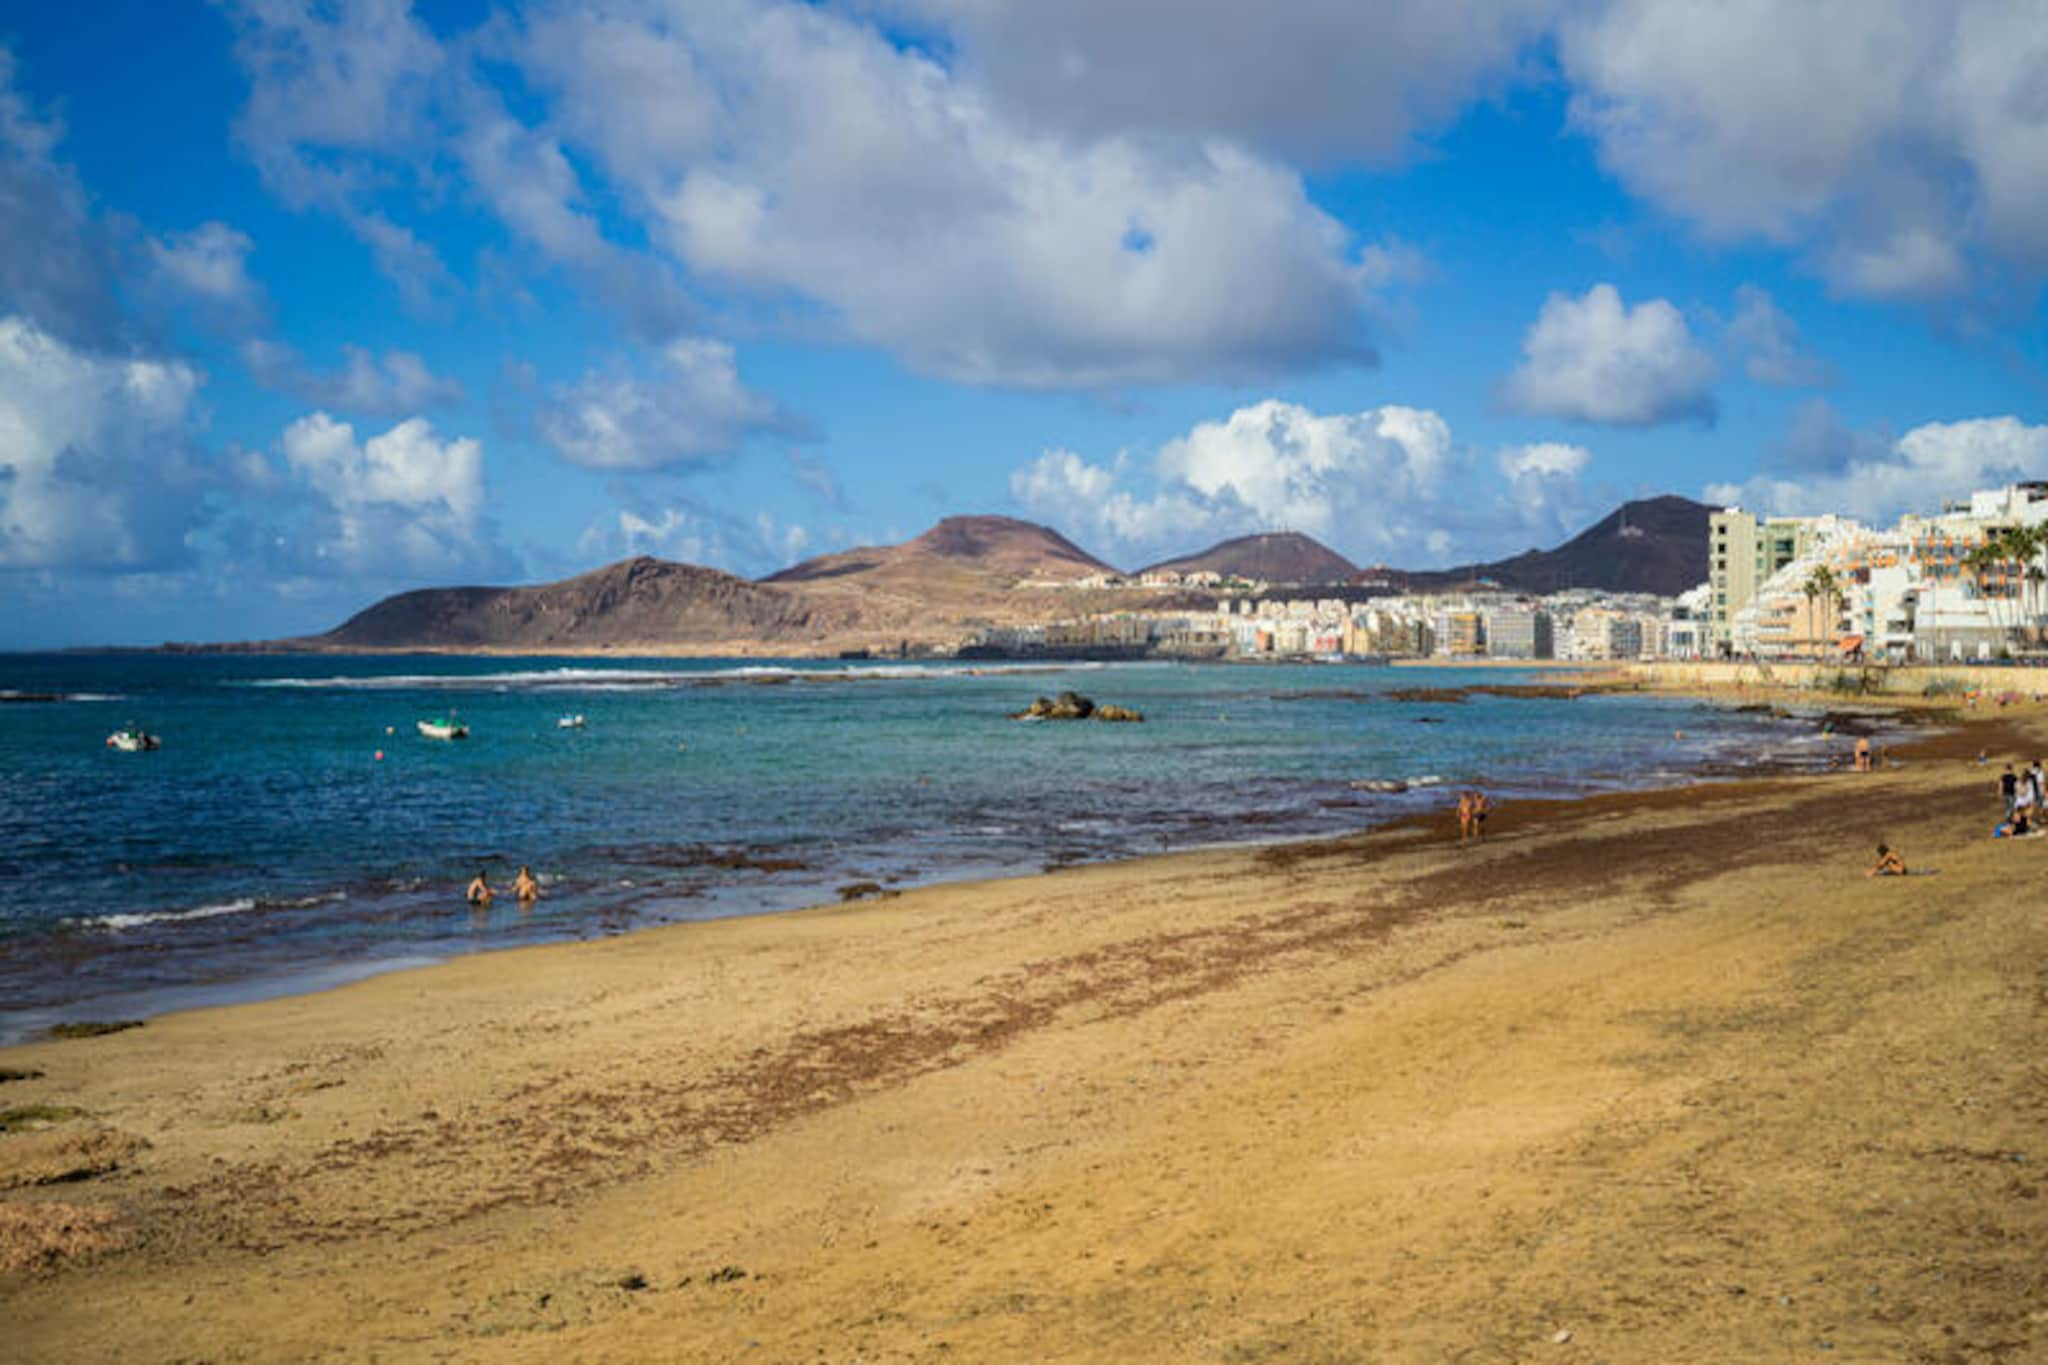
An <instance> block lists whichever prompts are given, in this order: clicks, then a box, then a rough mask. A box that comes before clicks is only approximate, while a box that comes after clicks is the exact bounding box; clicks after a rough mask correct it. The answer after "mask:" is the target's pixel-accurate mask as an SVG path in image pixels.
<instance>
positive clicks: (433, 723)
mask: <svg viewBox="0 0 2048 1365" xmlns="http://www.w3.org/2000/svg"><path fill="white" fill-rule="evenodd" d="M418 724H419V727H420V733H421V734H422V735H424V736H426V737H427V738H428V739H468V738H469V727H468V726H467V725H464V724H463V723H462V722H461V721H459V720H457V719H455V717H453V716H448V717H446V718H445V719H442V720H423V721H420V722H418Z"/></svg>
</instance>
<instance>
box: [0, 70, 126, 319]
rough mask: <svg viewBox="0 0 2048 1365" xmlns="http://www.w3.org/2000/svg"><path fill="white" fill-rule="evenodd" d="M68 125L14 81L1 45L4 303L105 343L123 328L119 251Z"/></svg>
mask: <svg viewBox="0 0 2048 1365" xmlns="http://www.w3.org/2000/svg"><path fill="white" fill-rule="evenodd" d="M62 138H63V128H62V126H61V125H60V124H58V123H57V121H56V120H54V119H44V118H39V117H38V116H37V114H36V111H35V110H34V108H33V107H31V105H30V104H29V101H28V100H27V99H26V98H25V97H24V96H23V95H21V94H20V93H19V92H17V91H16V90H15V89H14V57H13V54H11V53H10V52H9V51H8V50H7V49H6V48H5V47H0V310H4V311H6V312H10V313H14V314H18V315H21V316H23V317H26V318H27V319H29V320H30V321H31V322H33V323H34V324H35V325H36V326H37V327H38V328H41V329H43V330H44V331H46V332H49V333H51V334H52V335H54V336H57V337H61V338H62V339H64V340H65V341H68V342H71V343H73V344H74V345H82V346H87V347H93V348H98V349H106V348H110V347H112V346H113V345H115V344H116V343H117V341H118V339H119V335H120V332H121V323H120V307H119V305H118V303H117V302H116V301H115V298H114V292H113V288H112V283H113V279H114V274H115V272H114V266H113V253H112V250H111V248H110V246H109V244H108V242H107V240H106V236H105V234H104V232H103V231H102V230H101V228H100V226H99V224H98V223H96V222H95V221H94V220H93V218H92V215H91V213H90V211H89V209H88V204H87V200H86V196H85V191H84V190H83V189H82V188H81V187H80V185H79V183H78V179H77V177H76V176H75V175H74V174H73V173H72V172H71V170H70V168H69V167H67V166H64V165H61V164H60V163H58V162H57V160H56V159H55V158H56V148H57V144H58V143H59V142H60V141H61V140H62Z"/></svg>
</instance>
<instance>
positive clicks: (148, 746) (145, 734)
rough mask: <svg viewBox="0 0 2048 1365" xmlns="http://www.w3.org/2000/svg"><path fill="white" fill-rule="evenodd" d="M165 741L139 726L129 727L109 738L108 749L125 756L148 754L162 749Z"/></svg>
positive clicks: (115, 732)
mask: <svg viewBox="0 0 2048 1365" xmlns="http://www.w3.org/2000/svg"><path fill="white" fill-rule="evenodd" d="M163 743H164V742H163V741H162V740H160V739H158V738H157V737H156V736H155V735H152V734H151V733H149V731H147V730H145V729H143V728H142V727H141V726H139V725H129V726H125V727H123V728H122V729H119V730H116V731H114V733H113V734H111V735H108V736H107V747H108V748H109V749H115V750H118V751H119V752H121V753H124V754H146V753H148V752H150V751H151V750H152V749H161V748H162V747H163Z"/></svg>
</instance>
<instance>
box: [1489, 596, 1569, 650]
mask: <svg viewBox="0 0 2048 1365" xmlns="http://www.w3.org/2000/svg"><path fill="white" fill-rule="evenodd" d="M1486 652H1487V653H1488V654H1489V655H1491V656H1492V657H1494V658H1496V659H1548V658H1550V657H1551V656H1552V655H1553V654H1554V653H1555V652H1556V650H1555V645H1554V641H1553V638H1552V630H1551V623H1550V613H1549V612H1547V611H1541V610H1538V609H1537V608H1534V607H1496V608H1495V609H1494V610H1492V611H1489V612H1487V613H1486Z"/></svg>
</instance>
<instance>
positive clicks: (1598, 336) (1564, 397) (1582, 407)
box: [1501, 284, 1716, 426]
mask: <svg viewBox="0 0 2048 1365" xmlns="http://www.w3.org/2000/svg"><path fill="white" fill-rule="evenodd" d="M1714 375H1715V365H1714V358H1713V357H1712V356H1711V355H1709V354H1708V353H1707V352H1706V350H1705V349H1703V348H1702V347H1701V346H1700V345H1699V344H1698V342H1696V341H1695V340H1694V339H1693V335H1692V329H1691V328H1689V327H1688V326H1687V325H1686V321H1685V317H1684V315H1682V314H1681V313H1680V312H1679V311H1678V310H1677V309H1676V308H1674V307H1672V305H1671V304H1670V303H1669V302H1667V301H1666V300H1664V299H1651V300H1648V301H1647V302H1644V303H1640V304H1637V305H1636V306H1635V307H1633V308H1630V307H1628V306H1627V305H1626V304H1625V303H1623V302H1622V298H1621V294H1620V293H1619V292H1618V291H1617V290H1616V289H1615V287H1614V286H1613V285H1611V284H1596V285H1594V286H1593V287H1592V288H1591V289H1588V290H1587V291H1586V292H1585V294H1584V295H1583V296H1581V297H1579V298H1572V297H1571V296H1569V295H1566V294H1552V295H1551V296H1550V297H1549V298H1548V299H1546V300H1545V301H1544V304H1543V309H1542V311H1541V312H1540V313H1538V314H1537V317H1536V321H1535V323H1534V325H1532V326H1531V327H1530V328H1529V331H1528V333H1527V334H1526V335H1525V336H1524V337H1523V338H1522V363H1521V365H1520V366H1519V367H1517V368H1516V370H1515V371H1514V373H1512V374H1510V375H1509V376H1508V377H1507V380H1506V381H1505V383H1503V385H1502V386H1501V398H1502V401H1503V402H1504V403H1505V405H1506V406H1507V407H1508V408H1510V409H1511V410H1513V411H1516V412H1522V413H1528V414H1532V415H1536V416H1542V417H1555V418H1560V419H1562V420H1565V421H1573V422H1596V423H1601V424H1603V425H1607V426H1655V425H1657V424H1659V423H1662V422H1676V421H1697V422H1701V423H1706V424H1711V423H1712V422H1713V420H1714V417H1715V412H1716V409H1715V404H1714V396H1713V393H1712V391H1711V389H1712V385H1713V382H1714Z"/></svg>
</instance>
